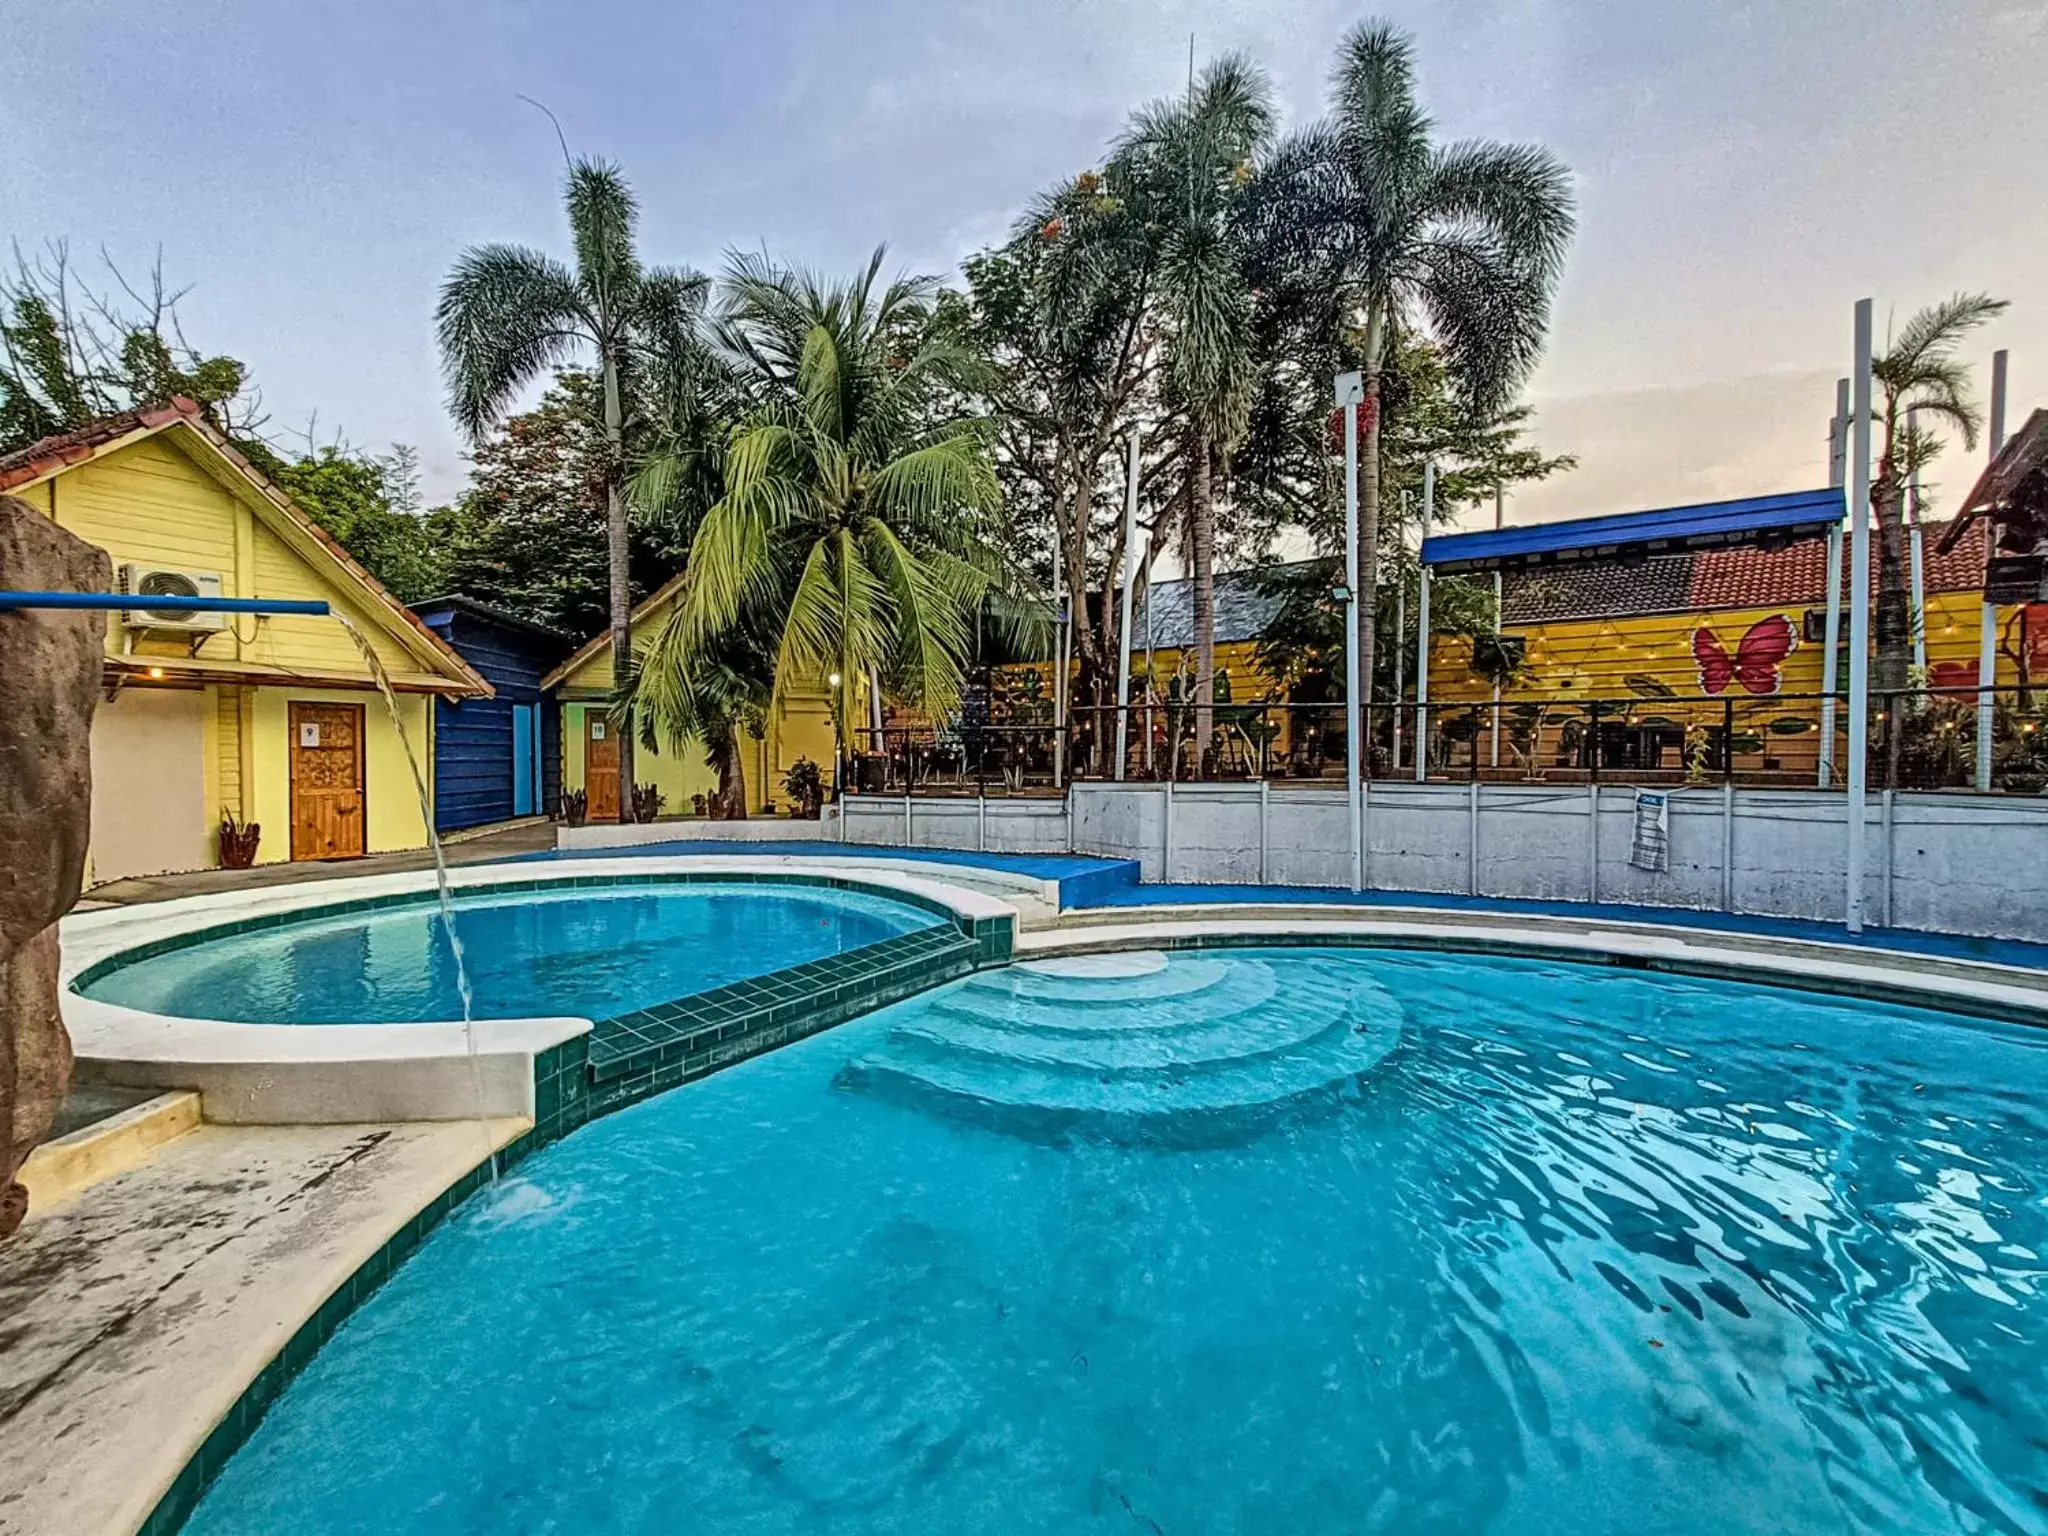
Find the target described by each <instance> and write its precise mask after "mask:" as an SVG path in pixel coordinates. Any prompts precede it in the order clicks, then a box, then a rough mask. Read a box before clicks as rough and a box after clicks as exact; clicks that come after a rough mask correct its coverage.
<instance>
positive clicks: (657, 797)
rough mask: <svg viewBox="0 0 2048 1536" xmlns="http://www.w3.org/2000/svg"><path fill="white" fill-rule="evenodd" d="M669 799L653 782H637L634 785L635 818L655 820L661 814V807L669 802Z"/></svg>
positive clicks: (638, 819) (636, 819) (637, 819)
mask: <svg viewBox="0 0 2048 1536" xmlns="http://www.w3.org/2000/svg"><path fill="white" fill-rule="evenodd" d="M667 800H668V796H666V795H664V794H663V793H662V792H661V791H660V790H658V789H656V788H655V787H654V786H653V785H652V784H635V785H634V786H633V819H634V820H635V821H643V822H644V821H653V820H654V819H655V818H657V817H658V816H660V815H661V808H662V806H663V805H664V804H665V803H667Z"/></svg>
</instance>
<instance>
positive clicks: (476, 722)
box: [412, 596, 575, 832]
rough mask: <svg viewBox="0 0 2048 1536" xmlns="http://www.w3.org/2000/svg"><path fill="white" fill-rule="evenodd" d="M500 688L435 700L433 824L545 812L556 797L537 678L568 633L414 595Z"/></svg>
mask: <svg viewBox="0 0 2048 1536" xmlns="http://www.w3.org/2000/svg"><path fill="white" fill-rule="evenodd" d="M412 610H413V612H414V613H416V614H418V615H419V616H420V619H421V621H422V622H424V623H425V624H426V626H427V627H428V628H429V629H431V630H433V631H434V633H435V634H437V635H439V636H440V637H441V638H442V639H443V640H445V641H447V642H448V644H449V645H450V646H452V647H453V648H454V650H455V652H456V654H458V655H459V656H461V657H462V659H463V660H465V661H467V662H468V663H469V664H470V665H471V666H472V667H474V668H476V670H477V671H479V672H481V673H482V674H483V675H484V677H485V679H486V680H487V681H488V682H489V683H490V684H491V686H492V687H494V688H496V689H497V690H498V693H497V697H496V698H490V699H441V700H438V701H437V702H436V703H435V705H434V830H435V831H436V832H457V831H460V830H461V829H462V828H464V827H478V826H482V825H484V824H485V823H487V822H493V821H507V820H510V819H511V818H513V817H516V816H535V815H546V814H550V813H552V812H553V811H554V809H555V806H556V804H557V803H558V802H559V800H560V798H561V792H562V783H561V761H562V744H561V710H560V709H559V707H558V706H557V705H556V703H555V701H554V699H553V698H551V697H549V696H548V695H546V694H544V693H542V692H541V688H540V680H541V679H542V678H543V677H545V676H546V675H547V674H548V672H549V671H550V670H551V669H553V668H554V667H555V665H556V664H557V663H559V662H560V661H561V660H562V658H563V657H565V656H567V655H568V654H569V652H570V651H572V650H574V649H575V640H574V639H573V638H572V637H571V636H568V635H564V634H561V633H559V632H558V631H556V630H552V629H548V628H546V627H545V626H543V625H539V624H534V623H531V622H529V621H528V620H526V619H522V618H520V617H518V616H517V615H516V614H510V613H506V612H505V611H504V610H503V609H500V608H493V607H491V606H490V605H489V604H486V603H480V602H477V601H476V600H475V599H473V598H467V597H459V596H451V597H437V598H433V599H431V600H429V601H427V602H424V603H414V604H413V605H412Z"/></svg>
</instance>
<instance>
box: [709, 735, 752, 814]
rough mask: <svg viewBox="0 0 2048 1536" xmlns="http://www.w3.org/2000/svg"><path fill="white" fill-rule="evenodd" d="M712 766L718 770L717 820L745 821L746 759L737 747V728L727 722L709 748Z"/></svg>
mask: <svg viewBox="0 0 2048 1536" xmlns="http://www.w3.org/2000/svg"><path fill="white" fill-rule="evenodd" d="M710 758H711V767H712V768H713V769H714V770H715V771H716V772H717V774H718V814H717V818H716V819H717V820H720V821H745V820H746V819H747V762H746V755H745V753H744V752H743V751H742V750H741V747H740V735H739V732H738V731H737V730H736V729H734V728H733V727H732V726H731V725H727V726H726V728H725V731H724V734H723V735H721V736H720V737H719V739H718V742H717V744H716V745H715V746H713V747H712V749H711V752H710Z"/></svg>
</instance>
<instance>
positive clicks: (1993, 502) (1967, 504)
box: [1938, 409, 2048, 554]
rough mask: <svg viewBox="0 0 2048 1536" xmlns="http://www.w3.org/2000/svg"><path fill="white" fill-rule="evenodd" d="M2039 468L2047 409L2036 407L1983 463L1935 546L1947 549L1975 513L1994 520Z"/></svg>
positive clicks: (2047, 454)
mask: <svg viewBox="0 0 2048 1536" xmlns="http://www.w3.org/2000/svg"><path fill="white" fill-rule="evenodd" d="M2043 469H2048V410H2038V409H2037V410H2035V411H2034V412H2033V413H2032V414H2031V415H2029V416H2028V417H2027V419H2026V422H2025V424H2024V425H2022V426H2021V428H2020V429H2019V431H2017V432H2015V433H2014V434H2013V435H2012V436H2011V437H2009V438H2007V439H2006V442H2005V446H2004V447H2003V448H2001V449H2000V450H1999V451H1998V457H1997V458H1995V459H1993V460H1992V461H1991V462H1990V463H1989V464H1988V465H1986V466H1985V468H1984V473H1983V474H1981V475H1979V476H1978V477H1977V483H1976V484H1975V485H1973V486H1971V487H1970V494H1969V495H1967V496H1965V497H1964V498H1963V508H1962V512H1961V514H1960V515H1959V516H1957V518H1956V520H1955V522H1954V523H1953V524H1951V525H1950V527H1949V531H1948V533H1947V534H1946V535H1945V536H1944V537H1943V538H1942V540H1941V543H1940V545H1939V546H1938V548H1939V550H1940V551H1941V553H1943V554H1946V553H1947V552H1948V549H1949V546H1950V545H1952V544H1954V543H1955V541H1956V540H1957V539H1958V538H1960V537H1961V536H1962V531H1963V530H1964V529H1965V528H1968V527H1970V526H1971V525H1972V524H1973V523H1974V521H1975V520H1976V518H1977V517H1978V516H1979V514H1988V515H1989V516H1991V517H1992V518H1993V519H1994V520H1996V518H1997V517H1998V514H1999V511H2000V510H2001V509H2002V508H2003V507H2004V506H2005V505H2006V504H2007V503H2008V502H2010V501H2012V500H2013V499H2014V498H2015V497H2016V496H2017V495H2018V494H2019V491H2020V487H2021V486H2023V485H2025V484H2026V482H2027V480H2028V478H2029V477H2030V476H2032V475H2033V474H2034V473H2035V472H2037V471H2039V470H2043Z"/></svg>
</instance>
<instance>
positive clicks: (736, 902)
mask: <svg viewBox="0 0 2048 1536" xmlns="http://www.w3.org/2000/svg"><path fill="white" fill-rule="evenodd" d="M454 909H455V929H456V932H457V934H459V935H460V937H461V940H462V952H463V961H464V964H465V966H466V968H467V970H468V972H469V980H470V987H471V990H472V992H473V994H474V997H475V1016H476V1017H477V1018H480V1019H506V1018H539V1017H549V1016H567V1017H573V1018H593V1019H604V1018H610V1017H613V1016H615V1015H617V1014H621V1013H626V1012H629V1011H631V1010H633V1009H637V1008H646V1007H651V1006H654V1005H656V1004H659V1003H666V1002H671V1001H673V1000H675V999H677V998H680V997H684V996H687V995H689V994H691V993H696V992H705V991H709V990H710V989H712V988H713V987H719V986H724V985H725V984H727V983H729V982H734V981H743V980H746V979H748V978H751V977H755V976H762V975H766V974H767V973H768V972H770V971H778V970H783V969H785V968H787V967H789V966H793V965H800V964H802V963H803V962H805V961H807V960H817V959H821V958H823V957H824V956H826V955H834V954H840V953H842V952H844V951H846V950H849V949H858V948H860V947H862V946H864V945H868V944H874V943H878V942H880V941H881V940H883V939H887V938H891V937H893V936H895V935H897V934H901V933H908V932H911V931H913V930H915V929H919V928H927V927H932V926H934V925H937V924H939V923H942V922H944V921H945V919H943V918H941V917H939V916H938V915H936V914H935V913H933V912H930V911H927V910H925V909H924V908H922V907H917V906H912V905H910V904H908V903H906V902H901V901H894V900H890V899H888V898H886V897H882V896H874V895H869V894H867V893H865V892H860V891H848V890H838V889H833V888H831V887H827V886H804V885H797V884H788V885H778V884H768V883H756V882H726V881H687V882H685V881H668V882H658V881H629V882H624V883H617V884H609V885H595V886H594V885H588V884H586V885H582V886H574V887H566V886H565V887H558V888H554V889H541V890H525V891H493V890H490V889H488V888H487V889H485V890H483V891H481V892H477V893H474V894H462V895H458V896H457V897H456V899H455V903H454ZM80 991H82V992H83V993H84V995H85V996H87V997H90V998H93V999H95V1000H96V1001H99V1002H105V1003H118V1004H121V1005H122V1006H125V1007H129V1008H139V1009H142V1010H144V1011H146V1012H149V1013H159V1014H170V1015H173V1016H176V1017H182V1018H204V1019H224V1020H229V1021H232V1022H239V1023H273V1024H390V1023H410V1022H426V1021H430V1020H443V1019H459V1018H461V1017H462V997H461V993H460V991H459V990H458V988H457V985H456V977H455V966H454V962H453V956H452V953H451V951H450V949H449V945H448V940H447V935H446V933H445V932H444V931H443V929H442V927H441V919H440V910H439V908H438V907H437V906H436V905H435V904H434V899H433V895H432V893H431V892H428V893H426V894H424V895H421V896H418V897H416V898H413V899H409V900H407V901H405V902H403V903H401V904H398V905H393V906H390V907H385V908H382V909H379V910H376V911H370V912H361V911H358V912H341V913H331V914H328V915H325V916H313V917H309V918H308V919H306V920H304V921H295V922H289V923H285V924H283V925H281V926H278V927H274V928H268V929H263V930H260V931H257V932H253V933H238V934H235V935H233V936H230V937H221V938H214V939H206V940H203V941H201V942H199V943H195V944H191V945H188V946H185V947H182V948H177V949H172V950H169V951H167V952H164V953H161V954H155V955H150V956H148V957H147V958H143V959H139V960H136V961H133V962H132V963H128V964H123V965H119V966H118V967H116V968H114V969H111V970H108V971H106V972H104V973H103V974H100V975H98V976H96V977H94V978H93V979H91V980H89V981H87V982H86V984H85V985H84V986H83V987H81V988H80Z"/></svg>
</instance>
